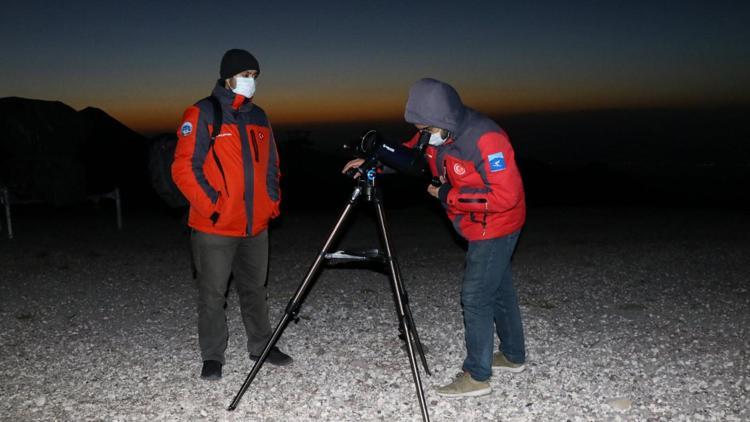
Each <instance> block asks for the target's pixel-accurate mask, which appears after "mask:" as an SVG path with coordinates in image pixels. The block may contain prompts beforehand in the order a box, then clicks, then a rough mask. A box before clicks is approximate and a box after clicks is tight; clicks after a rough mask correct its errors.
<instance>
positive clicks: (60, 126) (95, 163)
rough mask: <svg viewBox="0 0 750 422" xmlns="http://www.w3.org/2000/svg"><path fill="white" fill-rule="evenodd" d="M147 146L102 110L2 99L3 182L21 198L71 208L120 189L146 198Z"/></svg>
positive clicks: (0, 179) (0, 143)
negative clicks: (91, 197)
mask: <svg viewBox="0 0 750 422" xmlns="http://www.w3.org/2000/svg"><path fill="white" fill-rule="evenodd" d="M147 142H148V140H147V139H146V138H144V137H143V136H141V135H139V134H137V133H135V132H133V131H132V130H130V129H128V128H127V127H126V126H124V125H123V124H121V123H120V122H118V121H117V120H115V119H114V118H112V117H111V116H109V115H107V114H106V113H105V112H103V111H102V110H99V109H95V108H91V107H89V108H86V109H84V110H81V111H75V110H74V109H73V108H71V107H69V106H67V105H66V104H64V103H62V102H59V101H43V100H34V99H26V98H18V97H6V98H0V184H3V185H6V186H8V188H9V189H10V190H11V192H13V194H15V195H16V196H19V197H21V198H29V199H32V198H33V199H41V200H44V201H46V202H49V203H52V204H56V205H65V204H70V203H74V202H77V201H80V200H82V199H83V198H85V197H86V195H89V194H92V193H101V192H107V191H111V190H112V189H114V188H115V187H120V188H121V190H122V191H123V194H124V195H130V196H139V195H142V193H143V192H144V187H145V186H147V185H146V183H147V178H146V167H145V157H146V155H145V154H146V148H147Z"/></svg>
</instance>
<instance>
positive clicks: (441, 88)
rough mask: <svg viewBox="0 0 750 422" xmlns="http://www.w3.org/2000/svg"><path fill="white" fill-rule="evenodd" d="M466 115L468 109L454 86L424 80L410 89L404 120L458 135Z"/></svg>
mask: <svg viewBox="0 0 750 422" xmlns="http://www.w3.org/2000/svg"><path fill="white" fill-rule="evenodd" d="M465 113H466V107H464V104H463V103H462V102H461V98H460V97H459V96H458V92H456V90H455V89H454V88H453V87H452V86H450V85H448V84H447V83H445V82H440V81H438V80H436V79H430V78H424V79H420V80H418V81H417V82H415V83H414V85H412V86H411V88H410V89H409V99H408V100H407V101H406V111H405V112H404V119H406V121H407V122H409V123H411V124H420V125H427V126H433V127H439V128H441V129H447V130H449V131H451V132H453V133H456V132H457V131H458V128H459V126H460V125H461V122H462V120H463V118H464V114H465Z"/></svg>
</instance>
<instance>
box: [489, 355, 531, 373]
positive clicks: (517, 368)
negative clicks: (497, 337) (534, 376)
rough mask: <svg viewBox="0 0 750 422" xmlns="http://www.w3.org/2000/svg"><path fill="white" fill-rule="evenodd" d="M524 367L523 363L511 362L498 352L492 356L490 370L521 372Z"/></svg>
mask: <svg viewBox="0 0 750 422" xmlns="http://www.w3.org/2000/svg"><path fill="white" fill-rule="evenodd" d="M524 369H526V364H524V363H513V362H511V361H509V360H508V359H506V358H505V355H503V354H502V353H500V352H497V353H495V355H494V356H493V357H492V372H493V373H494V372H496V371H507V372H521V371H523V370H524Z"/></svg>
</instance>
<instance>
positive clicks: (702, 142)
mask: <svg viewBox="0 0 750 422" xmlns="http://www.w3.org/2000/svg"><path fill="white" fill-rule="evenodd" d="M493 119H495V121H497V122H498V123H499V124H500V126H502V127H503V128H504V129H505V130H506V131H507V132H508V134H509V135H510V138H511V141H512V143H513V146H514V149H515V151H516V156H517V158H518V162H519V166H520V167H521V171H522V173H523V177H524V184H525V187H526V190H527V197H528V200H529V202H530V203H532V204H591V205H597V204H599V205H600V204H608V205H617V204H619V205H624V204H634V205H638V204H661V205H667V206H671V205H674V206H680V205H708V206H712V205H726V204H730V205H732V204H738V203H740V204H747V203H748V202H750V193H748V191H750V189H748V188H747V186H750V125H749V124H747V123H746V122H748V121H750V107H747V106H737V107H714V108H692V109H690V108H686V109H664V108H661V109H658V108H654V109H612V110H592V111H571V112H549V113H526V114H513V115H502V116H493ZM366 129H377V130H378V131H380V132H382V133H383V134H385V135H386V137H388V138H390V139H394V140H405V139H406V138H407V137H408V136H410V135H411V134H413V131H414V130H415V129H414V128H413V126H411V125H409V124H407V123H405V122H402V121H398V122H377V121H368V122H349V123H343V124H333V123H332V124H317V125H305V126H301V125H300V126H294V125H289V126H277V127H276V132H277V138H278V139H280V143H282V144H284V149H285V150H287V151H289V152H291V153H288V154H287V158H291V159H292V163H287V164H288V165H289V172H288V175H289V176H290V177H291V175H292V173H293V172H294V171H295V169H297V168H305V169H307V170H306V171H307V173H308V175H307V179H306V180H307V181H308V182H310V181H311V180H314V178H315V177H317V176H322V175H324V176H325V177H326V178H327V180H326V184H324V186H327V189H326V192H327V193H328V192H330V190H331V189H330V187H332V186H340V185H341V184H342V182H341V181H340V179H339V176H338V175H337V170H338V169H340V168H341V166H343V164H344V163H345V162H346V160H347V159H349V158H351V156H350V154H349V153H347V152H345V151H344V150H343V149H342V148H341V145H343V144H344V143H348V142H352V141H355V140H356V139H357V137H358V136H359V135H360V134H361V133H362V132H363V131H364V130H366ZM317 156H321V160H320V161H323V162H326V163H327V165H328V166H331V167H333V168H332V169H328V168H325V167H323V166H318V165H315V166H314V170H312V169H311V167H310V163H318V162H319V161H318V158H316V157H317ZM284 158H285V156H284V155H282V160H283V159H284ZM287 161H289V160H287ZM401 180H402V181H400V182H395V183H396V184H397V185H398V188H399V189H401V190H404V189H406V188H407V187H408V186H409V185H410V184H416V183H413V181H409V180H408V179H407V178H404V177H402V178H401ZM288 183H289V184H290V185H292V186H294V183H292V182H288ZM344 186H347V185H346V184H345V183H344ZM420 189H421V187H420ZM298 190H299V191H300V194H305V193H308V194H309V192H310V189H309V188H308V189H305V188H304V187H300V188H298ZM316 194H317V193H316ZM336 195H337V196H339V197H341V196H342V194H341V193H340V192H338V193H336ZM401 196H402V198H399V199H398V200H399V201H405V202H413V201H421V200H423V199H424V198H422V197H421V194H420V193H419V192H414V191H407V192H405V193H404V194H403V195H401ZM318 202H319V201H318Z"/></svg>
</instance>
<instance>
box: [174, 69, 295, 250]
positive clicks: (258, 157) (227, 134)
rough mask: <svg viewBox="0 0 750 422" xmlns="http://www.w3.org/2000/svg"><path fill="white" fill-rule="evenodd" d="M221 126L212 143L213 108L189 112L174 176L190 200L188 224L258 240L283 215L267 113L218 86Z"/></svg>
mask: <svg viewBox="0 0 750 422" xmlns="http://www.w3.org/2000/svg"><path fill="white" fill-rule="evenodd" d="M211 95H213V96H214V97H216V98H217V99H218V101H219V103H220V104H221V112H222V125H221V128H220V129H221V130H220V131H219V133H218V135H217V136H216V138H215V140H214V142H213V145H212V142H211V133H212V130H213V125H214V122H213V119H214V117H213V116H214V112H213V104H212V102H211V101H210V100H209V99H208V98H204V99H202V100H200V101H198V102H197V103H195V104H194V105H192V106H190V107H188V108H187V110H185V113H184V116H183V119H182V124H181V125H180V128H179V129H178V131H177V136H178V142H177V149H176V151H175V159H174V163H173V164H172V178H173V180H174V182H175V184H176V185H177V187H178V188H179V189H180V191H181V192H182V193H183V194H184V195H185V197H186V198H187V199H188V201H189V202H190V215H189V218H188V225H189V226H190V227H192V228H194V229H196V230H200V231H203V232H206V233H212V234H219V235H224V236H237V237H242V236H248V235H251V236H254V235H257V234H258V233H260V232H261V231H263V230H265V229H266V228H267V227H268V223H269V221H270V220H271V219H272V218H275V217H277V216H278V215H279V204H280V202H281V189H280V186H279V182H280V177H281V175H280V171H279V156H278V152H277V148H276V142H275V140H274V136H273V130H272V129H271V125H270V124H269V122H268V118H267V117H266V113H265V112H264V111H263V109H261V108H260V107H258V106H257V105H255V104H253V103H252V101H251V100H250V99H247V98H245V97H243V96H241V95H237V94H234V93H233V92H232V91H231V90H229V89H227V88H225V87H224V86H223V85H222V84H221V81H219V82H217V85H216V86H215V88H214V90H213V92H212V94H211Z"/></svg>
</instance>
